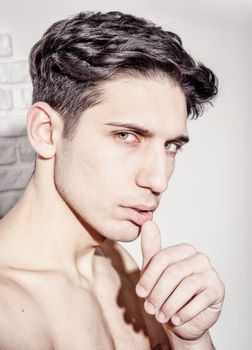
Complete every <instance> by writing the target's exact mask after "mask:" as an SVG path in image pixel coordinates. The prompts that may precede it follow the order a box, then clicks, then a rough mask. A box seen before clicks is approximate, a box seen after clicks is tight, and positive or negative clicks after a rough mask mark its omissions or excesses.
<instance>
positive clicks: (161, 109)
mask: <svg viewBox="0 0 252 350" xmlns="http://www.w3.org/2000/svg"><path fill="white" fill-rule="evenodd" d="M101 88H102V101H101V102H100V103H99V104H98V105H96V106H94V107H92V108H90V109H88V110H87V111H85V112H84V114H85V115H86V117H88V116H90V118H83V119H86V120H88V119H89V121H90V122H91V123H104V124H105V123H110V122H113V121H115V122H118V123H138V124H139V125H142V126H143V127H147V128H148V129H150V130H151V131H152V132H159V133H162V132H164V133H165V134H166V136H167V132H169V133H171V135H168V136H171V137H172V136H176V134H177V133H181V132H184V133H185V132H186V121H187V108H186V100H185V96H184V93H183V91H182V89H181V88H180V87H179V86H178V84H176V83H174V82H173V81H171V80H170V79H168V78H163V77H162V78H161V77H157V78H132V77H124V78H118V79H115V80H112V81H108V82H106V83H104V84H103V85H102V86H101ZM91 119H92V121H91ZM173 134H174V135H173Z"/></svg>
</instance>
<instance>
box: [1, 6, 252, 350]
mask: <svg viewBox="0 0 252 350" xmlns="http://www.w3.org/2000/svg"><path fill="white" fill-rule="evenodd" d="M81 10H102V11H103V10H122V11H124V12H129V13H132V14H135V15H140V16H142V17H146V18H149V19H151V20H153V21H156V22H158V23H159V24H162V25H164V26H165V27H166V28H168V29H170V30H173V31H175V32H177V33H178V34H179V35H181V36H182V38H183V40H184V43H185V47H186V48H188V49H189V51H190V52H191V53H192V54H193V55H194V56H196V57H199V58H200V59H201V60H202V61H203V62H204V63H206V64H208V65H209V66H210V67H211V68H212V69H213V70H214V71H215V73H216V74H217V75H218V77H219V80H220V93H219V97H218V98H217V100H216V104H215V107H214V108H208V110H207V112H206V113H205V116H204V117H203V118H202V119H200V120H197V121H191V122H189V133H190V137H191V143H190V145H189V146H188V147H187V149H185V151H184V152H183V153H182V154H180V155H179V158H178V161H177V171H176V173H175V175H174V178H173V179H172V181H171V183H170V188H169V190H168V192H167V193H166V194H165V196H164V197H163V203H162V205H161V207H160V210H159V212H158V213H157V215H156V221H157V222H158V223H159V225H160V228H161V231H162V235H163V236H162V242H163V246H167V245H172V244H176V243H179V242H183V241H184V242H190V243H191V244H193V245H195V247H196V248H198V249H199V250H201V251H204V252H206V253H207V254H208V255H209V256H210V258H211V260H212V263H213V264H214V266H215V267H216V268H217V270H218V271H219V273H220V275H221V277H222V279H223V280H224V282H225V284H226V302H225V307H224V311H223V315H222V317H221V319H220V320H219V322H218V323H217V325H216V326H215V327H214V328H213V331H212V334H213V338H214V342H215V344H216V348H217V349H227V350H237V349H244V350H248V349H249V348H251V345H250V343H249V341H250V336H249V332H250V313H251V311H252V309H251V295H252V284H251V272H252V271H251V270H252V269H251V264H250V250H251V237H250V234H251V233H252V232H251V228H252V215H251V214H252V213H251V207H252V190H251V179H252V166H251V151H252V141H251V131H252V116H251V115H250V114H251V112H250V105H251V99H252V96H251V85H252V73H251V71H252V65H251V62H252V41H251V34H252V4H251V5H250V1H246V0H240V1H239V0H235V1H234V0H233V1H232V2H228V1H227V0H225V1H222V2H220V1H217V0H213V1H211V2H210V1H208V2H206V1H200V0H194V1H189V0H184V1H182V0H180V1H176V2H175V1H173V2H171V1H168V0H166V1H161V0H156V1H154V2H153V1H152V2H150V1H146V0H145V1H143V0H141V1H138V2H136V1H129V0H128V1H127V2H126V1H125V2H118V1H113V0H107V1H106V2H99V1H98V0H93V1H91V0H86V1H81V0H72V1H66V0H55V1H50V0H44V1H31V2H30V1H20V0H8V1H3V0H1V5H0V30H5V31H7V32H10V33H11V34H12V36H13V40H14V50H15V55H16V56H20V58H26V57H27V55H28V52H29V49H30V47H31V46H32V44H33V43H34V42H35V41H36V40H37V39H39V37H40V36H41V35H42V33H43V32H44V31H45V30H46V29H47V27H48V26H49V25H50V24H51V23H52V22H54V21H55V20H58V19H61V18H63V17H65V16H68V15H70V14H73V13H76V12H79V11H81ZM126 247H127V248H128V249H129V250H130V251H131V252H132V254H133V255H134V257H135V259H136V260H137V262H138V263H140V262H141V255H140V250H139V242H138V241H137V242H133V243H130V244H127V245H126Z"/></svg>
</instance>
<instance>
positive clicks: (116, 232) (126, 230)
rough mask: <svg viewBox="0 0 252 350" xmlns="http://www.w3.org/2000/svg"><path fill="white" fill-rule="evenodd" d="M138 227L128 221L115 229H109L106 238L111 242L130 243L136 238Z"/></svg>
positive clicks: (138, 231)
mask: <svg viewBox="0 0 252 350" xmlns="http://www.w3.org/2000/svg"><path fill="white" fill-rule="evenodd" d="M139 233H140V227H139V226H137V225H135V224H133V223H132V222H130V221H124V222H121V223H120V224H119V225H117V227H113V228H111V230H110V231H109V232H108V235H106V237H107V238H108V239H110V240H112V241H119V242H132V241H134V240H135V239H137V238H138V236H139Z"/></svg>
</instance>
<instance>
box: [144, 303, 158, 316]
mask: <svg viewBox="0 0 252 350" xmlns="http://www.w3.org/2000/svg"><path fill="white" fill-rule="evenodd" d="M144 307H145V310H146V311H147V312H148V314H150V315H154V314H155V312H156V310H155V308H154V306H153V305H152V303H150V302H149V301H146V302H145V303H144Z"/></svg>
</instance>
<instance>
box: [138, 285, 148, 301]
mask: <svg viewBox="0 0 252 350" xmlns="http://www.w3.org/2000/svg"><path fill="white" fill-rule="evenodd" d="M136 293H137V295H138V296H139V297H142V298H144V297H146V296H147V295H148V292H147V290H146V289H145V288H144V287H142V286H140V284H137V285H136Z"/></svg>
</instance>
